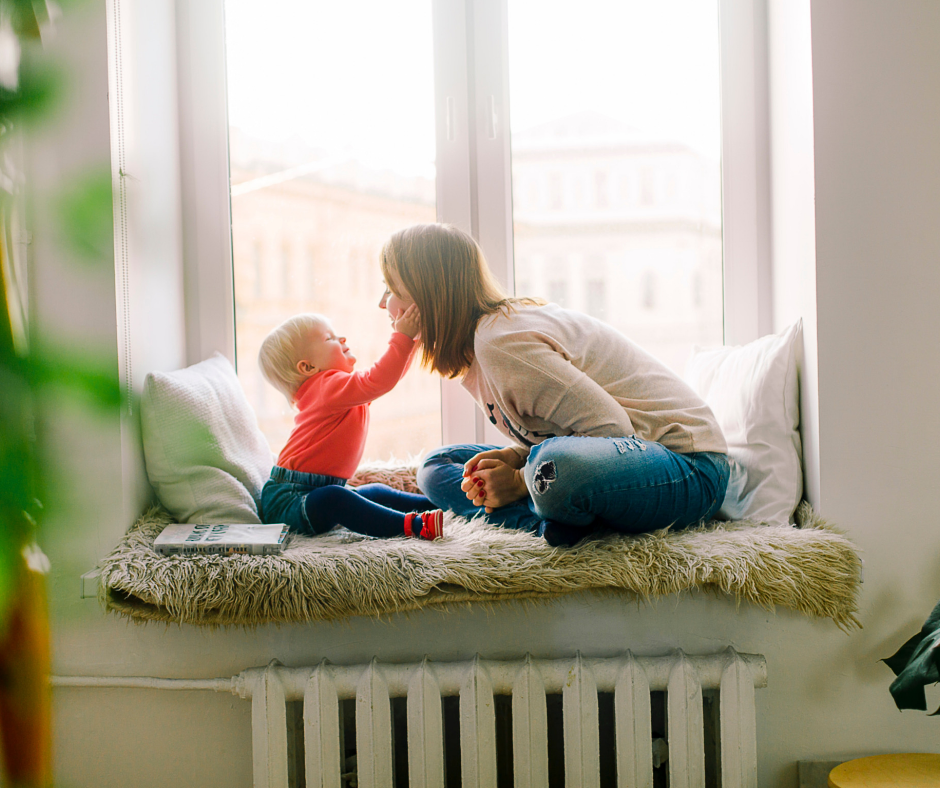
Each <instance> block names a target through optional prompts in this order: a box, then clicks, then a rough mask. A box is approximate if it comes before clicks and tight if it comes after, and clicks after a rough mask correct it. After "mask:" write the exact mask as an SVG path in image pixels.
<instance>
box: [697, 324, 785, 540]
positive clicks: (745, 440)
mask: <svg viewBox="0 0 940 788" xmlns="http://www.w3.org/2000/svg"><path fill="white" fill-rule="evenodd" d="M802 326H803V324H802V321H800V320H798V321H797V322H796V323H794V324H793V325H792V326H790V327H789V328H787V329H785V330H784V331H782V332H781V333H779V334H773V335H771V336H766V337H761V338H760V339H758V340H756V341H754V342H751V343H750V344H748V345H744V346H742V347H721V348H713V349H703V348H697V347H696V348H694V349H693V351H692V357H691V358H690V359H689V363H688V366H687V367H686V375H685V378H686V382H688V383H689V385H690V386H692V388H693V389H695V391H696V392H697V393H698V395H699V396H700V397H702V399H704V400H705V402H707V403H708V405H709V406H710V407H711V409H712V411H713V412H714V414H715V417H716V418H717V419H718V423H719V424H720V425H721V429H722V431H723V432H724V434H725V438H726V439H727V441H728V454H729V456H730V458H731V459H732V463H731V480H730V482H729V483H728V493H727V495H726V496H725V501H724V504H723V505H722V507H721V510H720V515H721V516H723V517H727V518H728V519H729V520H757V521H762V522H767V523H775V524H781V523H787V522H791V521H792V517H793V512H794V510H795V509H796V507H797V505H798V504H799V502H800V499H801V498H802V497H803V471H802V467H801V459H802V448H801V445H800V433H799V425H800V396H799V380H798V375H797V358H798V353H799V351H800V349H801V348H802V344H801V343H802Z"/></svg>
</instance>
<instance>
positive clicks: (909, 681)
mask: <svg viewBox="0 0 940 788" xmlns="http://www.w3.org/2000/svg"><path fill="white" fill-rule="evenodd" d="M882 661H883V662H884V663H885V664H886V665H887V666H888V667H889V668H891V670H893V671H894V675H895V676H897V678H896V679H895V680H894V681H893V682H892V683H891V688H890V691H891V695H892V697H893V698H894V702H895V703H896V704H897V706H898V708H899V709H919V710H920V711H926V710H927V696H926V695H925V694H924V687H926V686H927V685H928V684H936V683H937V682H940V604H937V606H936V607H935V608H934V609H933V611H932V612H931V614H930V616H929V617H928V618H927V621H926V622H925V623H924V626H923V627H921V630H920V632H918V633H917V634H916V635H914V637H912V638H911V639H910V640H908V641H907V643H905V644H904V645H903V646H901V648H900V649H898V651H897V653H896V654H894V655H893V656H890V657H888V658H887V659H885V660H882ZM934 714H940V709H937V710H936V711H935V712H934ZM931 716H933V715H931Z"/></svg>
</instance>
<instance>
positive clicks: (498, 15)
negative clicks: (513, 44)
mask: <svg viewBox="0 0 940 788" xmlns="http://www.w3.org/2000/svg"><path fill="white" fill-rule="evenodd" d="M468 2H469V3H470V4H471V19H472V23H473V30H472V36H473V37H472V42H473V49H472V51H471V53H470V62H471V66H472V69H471V78H472V80H473V82H472V90H471V100H472V101H473V120H474V125H475V127H474V132H475V133H474V134H472V135H471V140H472V142H473V143H474V145H473V148H472V150H471V152H470V162H471V166H472V168H473V174H474V180H475V185H476V190H475V191H476V200H477V227H476V228H475V229H476V233H477V241H478V242H479V244H480V246H481V247H483V252H484V253H485V254H486V259H487V262H488V263H489V264H490V268H491V269H492V270H493V273H494V274H496V278H497V279H499V281H500V284H502V286H503V287H504V288H506V290H507V291H508V292H509V293H512V292H514V290H515V285H514V281H513V257H512V177H511V172H510V167H511V160H510V149H509V145H510V136H509V42H508V38H509V18H508V13H507V6H506V2H507V0H468Z"/></svg>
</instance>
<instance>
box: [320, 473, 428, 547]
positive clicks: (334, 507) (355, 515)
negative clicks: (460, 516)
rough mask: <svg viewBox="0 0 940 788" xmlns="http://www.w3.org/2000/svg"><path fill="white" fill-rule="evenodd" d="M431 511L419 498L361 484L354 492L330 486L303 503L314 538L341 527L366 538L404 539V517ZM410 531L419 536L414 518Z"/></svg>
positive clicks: (392, 489)
mask: <svg viewBox="0 0 940 788" xmlns="http://www.w3.org/2000/svg"><path fill="white" fill-rule="evenodd" d="M434 508H435V506H434V504H433V503H431V502H430V501H429V500H428V499H427V498H425V497H424V496H423V495H415V494H414V493H408V492H402V491H401V490H396V489H394V488H392V487H389V486H388V485H387V484H364V485H362V487H356V488H351V487H340V486H339V485H337V484H331V485H330V486H328V487H318V488H317V489H316V490H312V491H311V492H309V493H307V498H306V500H305V501H304V510H305V512H306V514H307V519H308V520H309V521H310V525H311V526H312V528H313V533H315V534H322V533H324V532H325V531H329V530H330V528H332V527H333V526H334V525H342V526H344V527H345V528H348V529H349V530H350V531H355V532H356V533H359V534H366V535H367V536H379V537H389V536H404V534H405V513H407V512H426V511H429V510H431V509H434ZM411 527H412V531H413V532H414V534H415V536H417V535H418V534H420V533H421V524H420V519H419V518H418V517H416V518H415V519H414V521H413V522H412V526H411Z"/></svg>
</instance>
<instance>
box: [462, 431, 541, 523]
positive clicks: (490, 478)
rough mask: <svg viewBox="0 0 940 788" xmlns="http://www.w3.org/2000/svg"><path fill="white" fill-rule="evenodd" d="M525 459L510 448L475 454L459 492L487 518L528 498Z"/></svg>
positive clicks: (464, 469) (465, 466) (466, 467)
mask: <svg viewBox="0 0 940 788" xmlns="http://www.w3.org/2000/svg"><path fill="white" fill-rule="evenodd" d="M524 466H525V458H524V457H522V456H520V455H519V453H518V452H516V451H515V450H513V449H512V448H510V447H506V448H504V449H490V450H489V451H481V452H480V453H479V454H475V455H474V456H473V457H471V458H470V460H469V461H468V462H467V463H465V464H464V468H463V476H464V478H463V481H462V482H461V483H460V489H461V490H463V491H464V493H466V495H467V498H468V499H469V500H470V501H471V502H472V503H473V505H474V506H482V507H483V508H484V510H485V511H486V513H487V514H490V513H492V511H493V509H497V508H499V507H500V506H505V505H506V504H510V503H514V502H516V501H519V500H521V499H523V498H525V497H527V496H528V494H529V490H528V488H527V487H526V484H525V477H524V476H523V474H522V468H523V467H524Z"/></svg>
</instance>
